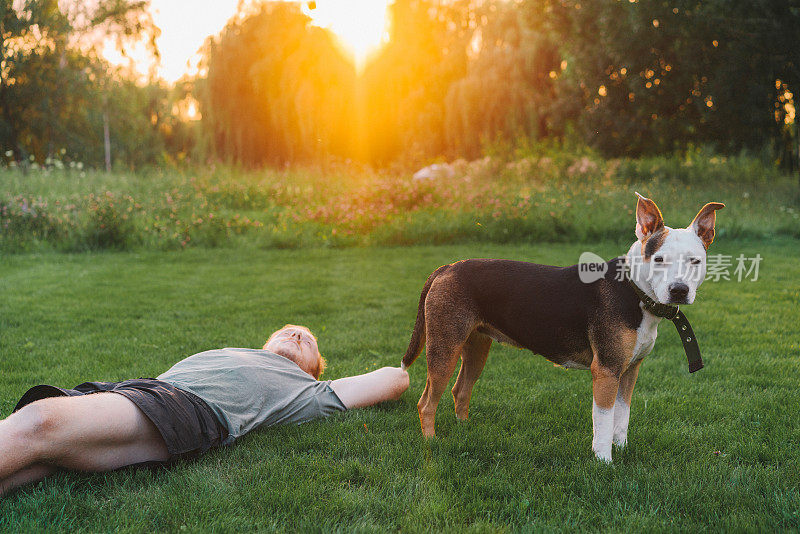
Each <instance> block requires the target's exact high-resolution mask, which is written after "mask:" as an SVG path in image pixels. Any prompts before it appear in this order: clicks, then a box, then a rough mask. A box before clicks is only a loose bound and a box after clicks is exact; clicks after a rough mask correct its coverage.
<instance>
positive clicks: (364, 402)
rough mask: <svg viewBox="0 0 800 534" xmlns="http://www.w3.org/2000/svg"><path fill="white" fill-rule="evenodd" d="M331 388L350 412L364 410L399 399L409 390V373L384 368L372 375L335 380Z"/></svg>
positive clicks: (392, 368)
mask: <svg viewBox="0 0 800 534" xmlns="http://www.w3.org/2000/svg"><path fill="white" fill-rule="evenodd" d="M331 388H333V392H334V393H336V396H337V397H339V398H340V399H341V400H342V402H343V403H344V405H345V406H346V407H347V409H348V410H349V409H351V408H363V407H364V406H372V405H373V404H378V403H379V402H384V401H388V400H397V399H399V398H400V395H402V394H403V392H404V391H405V390H407V389H408V373H407V372H406V371H404V370H402V369H400V368H399V367H383V368H381V369H378V370H376V371H372V372H371V373H366V374H363V375H357V376H348V377H347V378H340V379H338V380H334V381H333V382H331Z"/></svg>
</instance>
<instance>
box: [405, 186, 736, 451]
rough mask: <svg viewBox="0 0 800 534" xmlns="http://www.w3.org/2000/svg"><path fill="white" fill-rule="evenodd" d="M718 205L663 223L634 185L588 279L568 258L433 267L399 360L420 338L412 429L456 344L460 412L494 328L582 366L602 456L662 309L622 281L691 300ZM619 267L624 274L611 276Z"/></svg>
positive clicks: (622, 435) (429, 407) (425, 427)
mask: <svg viewBox="0 0 800 534" xmlns="http://www.w3.org/2000/svg"><path fill="white" fill-rule="evenodd" d="M637 195H638V193H637ZM723 207H724V205H723V204H720V203H716V202H711V203H708V204H706V205H705V206H703V208H702V209H701V210H700V212H699V213H698V214H697V216H696V217H695V218H694V220H693V221H692V223H691V224H690V225H689V226H688V227H687V228H680V229H672V228H669V227H666V226H664V220H663V218H662V216H661V211H660V210H659V209H658V207H657V206H656V204H655V203H654V202H653V201H652V200H650V199H647V198H644V197H642V196H641V195H639V199H638V202H637V205H636V237H637V238H638V239H637V241H636V242H635V243H634V244H633V245H631V247H630V250H629V251H628V254H627V255H626V256H625V257H621V258H615V259H613V260H611V261H609V262H607V264H606V265H605V267H604V274H603V275H602V277H600V278H599V279H596V280H594V281H593V282H591V283H584V282H582V281H581V278H580V277H579V266H578V265H573V266H571V267H552V266H548V265H538V264H535V263H527V262H521V261H510V260H495V259H472V260H464V261H459V262H456V263H453V264H451V265H444V266H442V267H439V268H438V269H436V270H435V271H434V272H433V273H432V274H431V275H430V276H429V277H428V280H427V281H426V282H425V286H424V287H423V288H422V295H421V296H420V299H419V308H418V311H417V320H416V324H415V326H414V332H413V334H412V336H411V342H410V343H409V346H408V350H407V351H406V354H405V356H403V361H402V367H403V368H404V369H405V368H407V367H408V366H410V365H411V364H412V363H414V360H415V359H416V358H417V357H418V356H419V354H420V352H421V351H422V347H423V346H424V345H427V360H428V378H427V382H426V384H425V390H424V391H423V393H422V397H421V398H420V400H419V403H418V404H417V408H418V410H419V418H420V423H421V424H422V433H423V434H424V435H425V436H426V437H432V436H434V434H435V431H434V421H435V417H436V407H437V405H438V404H439V400H440V399H441V397H442V394H443V393H444V390H445V388H446V387H447V382H448V381H449V380H450V377H451V376H452V374H453V371H454V370H455V367H456V363H458V358H459V356H460V357H461V370H460V371H459V373H458V378H457V379H456V383H455V386H453V390H452V393H453V398H454V399H455V409H456V417H458V418H459V419H461V420H466V419H467V416H468V412H469V400H470V396H471V394H472V388H473V386H474V385H475V382H476V381H477V380H478V377H479V376H480V374H481V371H482V370H483V367H484V365H485V364H486V357H487V355H488V353H489V347H490V346H491V344H492V340H496V341H500V342H501V343H508V344H511V345H514V346H517V347H519V348H525V349H529V350H531V351H533V352H535V353H538V354H541V355H542V356H544V357H545V358H547V359H548V360H550V361H551V362H553V363H555V364H557V365H562V366H564V367H570V368H578V369H589V370H591V373H592V390H593V396H594V402H593V407H592V423H593V428H594V438H593V440H592V450H593V451H594V453H595V455H596V456H597V458H599V459H600V460H603V461H606V462H610V461H611V444H612V441H613V443H614V444H616V445H618V446H620V447H624V446H625V445H626V444H627V439H628V421H629V415H630V405H631V395H632V394H633V387H634V385H635V384H636V378H637V376H638V374H639V366H640V364H641V362H642V359H643V358H644V357H645V356H647V355H648V354H649V353H650V351H651V350H652V349H653V344H654V343H655V339H656V334H657V327H658V323H659V322H660V321H661V319H660V318H659V317H657V316H655V315H653V314H651V313H650V312H648V311H647V310H645V309H644V308H643V305H642V303H641V302H640V300H639V298H638V296H637V295H636V293H635V291H634V289H633V288H632V287H631V286H630V282H633V283H634V284H636V285H637V286H638V287H639V288H640V289H641V290H642V291H643V292H644V293H645V294H647V295H648V296H649V297H650V298H652V299H655V300H656V301H657V302H660V303H662V304H691V303H692V302H693V301H694V299H695V295H696V290H697V286H699V285H700V283H702V281H703V279H704V278H705V270H706V251H707V249H708V247H709V245H711V243H712V242H713V240H714V223H715V220H716V214H715V212H716V210H718V209H720V208H723ZM635 266H638V268H633V269H631V267H635ZM626 268H627V269H628V270H629V274H628V276H629V280H630V282H629V280H628V279H625V278H623V277H621V276H619V273H620V272H621V271H623V270H625V269H626Z"/></svg>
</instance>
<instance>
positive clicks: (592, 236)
mask: <svg viewBox="0 0 800 534" xmlns="http://www.w3.org/2000/svg"><path fill="white" fill-rule="evenodd" d="M508 156H509V157H511V159H509V160H503V159H499V158H495V159H490V158H484V159H480V160H475V161H473V162H466V161H461V162H457V164H454V165H453V166H452V171H453V175H452V176H450V177H441V178H438V179H431V180H414V179H412V178H411V177H409V176H408V175H402V174H401V175H396V174H388V173H375V172H373V171H369V170H366V169H358V168H356V167H340V168H338V169H333V170H331V169H329V170H327V171H322V170H319V169H313V168H308V169H295V170H289V171H250V172H245V171H241V170H236V169H235V168H229V167H221V168H217V169H209V170H208V171H206V172H202V173H192V172H179V171H168V172H162V171H149V172H142V173H138V174H136V175H128V174H124V173H118V174H111V175H107V174H105V173H96V172H89V173H86V172H83V171H82V172H80V173H77V172H75V171H74V170H69V169H65V170H63V171H56V170H39V171H30V172H29V173H28V174H27V175H23V174H22V173H20V172H19V171H16V170H10V169H9V170H4V171H0V177H2V183H4V184H5V185H4V186H3V188H2V189H0V227H2V230H3V231H2V233H0V250H4V251H5V252H20V251H25V250H36V249H48V248H54V249H57V250H65V251H82V250H96V249H105V248H111V249H127V248H140V249H141V248H144V249H150V248H156V249H172V248H186V247H195V246H201V247H218V246H242V247H250V248H252V247H262V248H301V247H302V248H305V247H310V246H328V247H345V246H370V245H409V244H421V243H422V244H424V243H431V244H441V243H458V242H493V243H507V242H514V243H535V242H543V241H547V242H559V241H592V240H596V239H614V240H615V239H621V240H623V241H625V240H627V239H628V238H629V237H630V235H631V231H632V229H631V226H632V221H633V208H634V205H635V199H634V196H633V192H634V191H636V190H638V191H641V192H643V193H645V194H647V195H649V196H652V197H653V198H655V199H656V201H657V202H658V203H659V204H662V205H664V206H669V208H665V209H666V210H667V213H672V214H673V216H675V217H676V219H670V221H668V222H669V224H688V223H689V222H690V221H691V219H692V217H694V215H695V214H696V212H697V210H698V209H699V207H700V206H702V205H703V204H705V203H706V202H709V201H721V202H724V203H726V204H727V206H728V207H727V209H726V211H725V212H724V215H721V216H720V217H722V219H721V221H724V224H720V227H719V229H718V235H719V236H721V237H729V236H739V237H774V236H791V237H800V197H798V194H797V189H796V184H795V183H794V181H793V179H791V178H789V177H787V176H785V175H783V174H781V173H780V172H778V171H777V170H776V169H774V168H773V167H772V166H771V165H765V164H763V163H761V162H760V161H759V160H757V159H754V158H752V157H748V156H737V157H723V156H715V155H711V154H708V153H704V152H699V151H697V152H689V153H687V154H686V155H685V156H684V157H680V158H679V157H677V156H672V157H665V156H656V157H651V158H641V159H613V160H604V159H600V158H598V157H597V156H596V155H593V154H592V153H590V152H585V153H584V154H582V155H574V154H571V153H570V152H566V151H563V150H559V149H556V148H548V147H546V146H544V147H530V148H529V149H526V150H517V152H516V153H515V154H513V157H512V155H510V154H508ZM76 191H84V192H82V193H77V192H76Z"/></svg>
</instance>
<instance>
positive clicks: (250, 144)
mask: <svg viewBox="0 0 800 534" xmlns="http://www.w3.org/2000/svg"><path fill="white" fill-rule="evenodd" d="M205 66H206V68H207V71H208V74H207V78H206V80H205V81H204V82H203V83H202V84H201V85H200V87H199V88H198V93H199V96H200V102H201V110H202V114H203V123H204V128H205V129H206V131H208V133H209V135H210V138H211V142H212V145H213V148H214V150H215V151H216V153H217V155H218V156H220V157H222V158H225V159H230V160H233V161H237V162H241V163H244V164H247V165H257V164H263V163H268V164H272V165H282V164H285V163H287V162H302V161H314V160H322V159H324V158H326V157H328V156H330V155H333V156H339V157H350V156H351V155H352V153H353V139H354V136H355V129H356V124H355V114H354V112H353V110H354V107H353V99H354V95H355V85H354V84H355V67H354V66H353V64H352V62H351V61H349V60H348V58H347V57H346V56H345V55H344V54H343V53H342V51H341V50H340V48H339V47H338V45H337V44H336V42H335V39H334V37H333V36H332V35H331V34H330V33H329V32H328V31H326V30H323V29H321V28H319V27H316V26H313V25H311V20H310V19H309V18H308V17H307V16H306V15H304V14H303V13H302V11H301V10H300V7H299V5H298V4H290V3H283V2H268V3H265V4H263V5H261V6H259V7H258V8H257V10H256V11H255V12H254V13H250V14H246V15H242V16H239V17H235V18H234V19H232V20H231V21H230V22H229V23H228V24H227V26H226V27H225V28H224V30H223V31H222V32H221V34H220V35H219V36H218V37H216V38H214V39H211V40H210V41H208V42H207V43H206V49H205Z"/></svg>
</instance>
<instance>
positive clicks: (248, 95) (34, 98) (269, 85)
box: [0, 0, 800, 169]
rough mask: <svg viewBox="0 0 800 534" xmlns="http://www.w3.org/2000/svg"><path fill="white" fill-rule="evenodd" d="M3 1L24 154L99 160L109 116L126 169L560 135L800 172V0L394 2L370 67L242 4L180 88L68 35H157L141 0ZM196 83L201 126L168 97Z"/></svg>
mask: <svg viewBox="0 0 800 534" xmlns="http://www.w3.org/2000/svg"><path fill="white" fill-rule="evenodd" d="M5 2H6V3H7V4H8V5H7V8H6V9H5V11H4V12H3V13H2V25H3V26H2V36H3V43H2V46H3V58H4V59H3V64H2V68H0V116H1V117H2V118H0V143H2V146H3V148H4V151H8V150H10V151H12V152H13V153H14V157H16V158H20V157H23V153H22V152H23V151H24V152H27V153H30V154H33V155H34V156H35V157H36V158H44V157H47V155H48V154H52V153H53V151H57V150H63V149H66V151H67V152H68V153H69V154H74V155H75V157H79V158H82V159H84V160H85V161H87V162H93V163H97V162H100V161H102V152H103V144H102V135H101V132H102V129H103V122H104V121H106V122H107V123H108V122H109V121H110V123H111V124H110V126H111V130H112V143H113V144H114V148H115V151H116V153H117V154H119V156H118V158H119V160H120V161H122V162H124V163H125V164H126V165H129V166H138V165H143V164H152V163H159V162H160V161H165V160H180V159H182V158H183V157H187V156H188V157H191V158H193V159H194V160H195V161H203V160H207V159H220V160H224V161H230V162H236V163H240V164H244V165H248V166H259V165H286V164H293V163H300V162H320V161H327V160H329V159H330V158H341V159H355V160H360V161H366V162H369V163H372V164H376V165H386V164H390V163H393V162H397V161H401V162H413V163H420V162H424V161H427V160H430V159H433V158H438V157H444V158H448V159H455V158H460V157H463V158H475V157H479V156H480V155H481V154H482V153H483V152H484V151H485V150H487V147H490V146H493V145H497V144H502V145H506V146H514V145H515V144H517V143H519V142H521V140H524V142H537V141H540V140H569V141H574V142H579V143H585V144H587V145H589V146H592V147H594V148H595V149H597V150H598V151H600V152H601V153H602V154H604V155H607V156H610V157H616V156H637V155H642V154H653V153H668V152H674V151H681V150H685V149H687V148H689V147H693V146H701V145H702V146H709V147H712V148H713V149H715V150H717V151H719V152H721V153H735V152H739V151H742V150H751V151H759V152H762V153H767V154H769V155H770V157H773V158H774V159H775V160H777V161H778V162H779V163H780V164H781V165H783V166H785V167H787V168H790V169H792V168H797V163H798V140H799V139H798V120H797V118H796V117H795V105H796V101H797V100H796V94H797V91H798V87H800V47H797V45H796V43H798V42H800V2H798V1H797V0H780V1H778V0H629V1H624V2H622V1H618V0H593V1H591V2H588V1H585V0H512V1H506V0H452V1H445V0H395V2H394V3H393V4H392V5H391V6H390V18H391V26H390V28H391V29H390V38H389V40H388V42H387V43H386V44H385V45H384V46H383V47H382V48H381V49H380V50H379V51H377V52H376V53H375V54H374V55H373V56H372V57H371V59H370V60H369V61H368V62H367V63H366V66H365V67H364V69H363V71H362V72H356V69H355V67H354V64H353V62H352V61H351V59H350V58H348V57H347V55H346V54H345V53H344V52H343V51H342V48H341V46H340V45H339V44H338V42H337V40H336V38H335V36H333V35H331V34H330V33H329V32H328V31H326V30H323V29H321V28H319V27H316V26H314V25H313V24H312V22H311V20H310V19H309V17H307V16H306V15H305V14H304V13H303V9H302V6H301V5H300V4H299V3H286V2H251V3H246V2H240V13H239V14H238V15H237V16H235V17H234V18H232V19H231V20H230V21H229V22H228V24H227V25H226V27H225V28H224V29H223V30H222V32H221V33H220V34H219V35H217V36H214V37H212V38H209V40H208V41H207V43H206V45H205V47H204V49H203V56H204V59H203V63H202V67H203V69H202V71H201V72H202V75H201V76H200V77H199V78H198V79H196V80H191V81H187V82H185V83H182V84H179V85H178V87H177V88H169V87H166V86H164V85H162V84H159V83H156V82H151V83H148V84H142V83H141V81H136V80H133V79H132V78H131V77H130V76H126V75H125V73H121V72H114V71H111V70H109V69H108V67H107V65H104V63H103V61H102V60H101V59H100V58H99V57H98V54H97V52H96V49H93V48H92V47H91V46H87V45H86V44H85V43H83V44H76V43H79V42H80V39H76V38H74V36H75V35H76V34H81V33H87V34H88V33H91V34H93V35H97V34H98V33H100V34H103V35H111V34H117V35H123V36H129V37H136V38H140V39H141V38H151V39H152V35H154V34H153V32H154V31H157V29H154V28H153V26H152V21H149V20H148V18H147V9H146V7H147V6H146V2H140V1H134V0H103V1H101V2H99V3H98V6H99V7H98V8H97V10H96V11H93V12H92V13H91V14H90V15H86V14H84V15H82V16H78V15H75V14H74V13H73V14H71V13H65V12H64V11H63V9H59V6H60V5H61V6H63V5H64V2H63V0H62V2H56V1H55V0H27V1H26V2H24V5H25V9H23V10H22V11H21V12H20V11H19V10H14V9H10V0H5ZM75 4H76V5H82V4H81V3H79V2H77V1H76V2H75ZM26 10H27V11H26ZM353 16H357V14H354V15H353ZM42 21H44V24H43V22H42ZM34 23H35V24H34ZM34 25H38V29H36V28H34ZM45 26H46V27H47V31H42V28H43V27H45ZM90 30H91V31H90ZM37 32H38V33H37ZM188 94H191V96H192V97H193V98H196V99H197V100H198V101H199V105H200V111H201V114H202V120H201V121H199V123H190V122H188V121H186V120H183V119H182V117H180V114H179V113H176V112H175V110H176V109H178V108H177V107H176V106H177V105H178V104H179V103H180V102H183V101H185V98H186V97H187V95H188Z"/></svg>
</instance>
